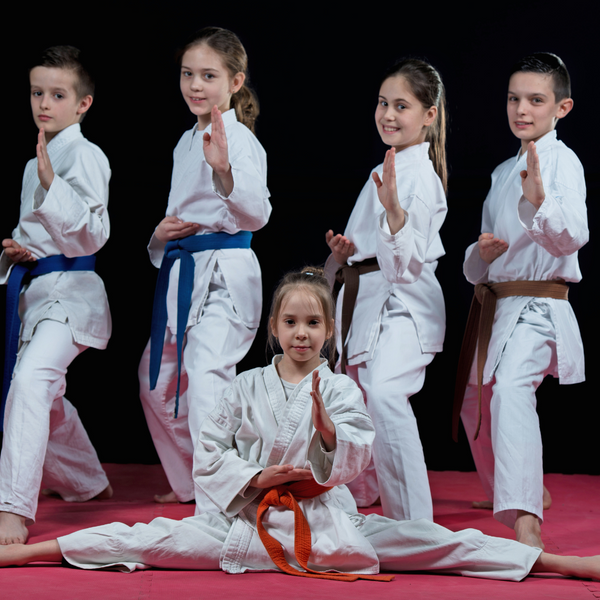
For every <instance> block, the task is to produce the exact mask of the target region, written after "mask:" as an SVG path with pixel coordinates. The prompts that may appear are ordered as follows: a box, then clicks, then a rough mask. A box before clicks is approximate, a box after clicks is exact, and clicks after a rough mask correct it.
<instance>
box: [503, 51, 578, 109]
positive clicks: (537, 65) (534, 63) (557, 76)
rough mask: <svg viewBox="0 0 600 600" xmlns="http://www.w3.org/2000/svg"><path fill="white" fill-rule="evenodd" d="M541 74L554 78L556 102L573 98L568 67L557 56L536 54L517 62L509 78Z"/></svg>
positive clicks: (545, 53)
mask: <svg viewBox="0 0 600 600" xmlns="http://www.w3.org/2000/svg"><path fill="white" fill-rule="evenodd" d="M519 72H524V73H540V74H542V75H550V77H552V84H553V91H554V101H555V103H556V102H560V101H561V100H564V99H565V98H570V97H571V78H570V77H569V71H567V66H566V65H565V63H564V62H563V61H562V60H561V58H560V57H559V56H556V54H552V53H551V52H536V53H535V54H530V55H529V56H525V57H524V58H522V59H521V60H520V61H518V62H516V63H515V64H514V65H513V66H512V69H511V70H510V74H509V78H510V77H511V76H512V75H513V74H514V73H519Z"/></svg>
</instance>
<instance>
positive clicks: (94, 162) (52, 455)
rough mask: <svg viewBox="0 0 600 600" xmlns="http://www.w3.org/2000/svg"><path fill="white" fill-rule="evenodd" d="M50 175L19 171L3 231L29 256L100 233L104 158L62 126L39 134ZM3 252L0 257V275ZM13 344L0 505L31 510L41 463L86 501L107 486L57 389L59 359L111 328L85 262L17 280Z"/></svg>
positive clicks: (86, 245) (97, 241)
mask: <svg viewBox="0 0 600 600" xmlns="http://www.w3.org/2000/svg"><path fill="white" fill-rule="evenodd" d="M48 155H49V156H50V161H51V163H52V168H53V170H54V180H53V181H52V185H51V186H50V189H49V190H48V191H46V190H44V188H42V186H41V185H40V182H39V179H38V175H37V159H33V160H30V161H29V162H28V163H27V166H26V167H25V173H24V175H23V189H22V193H21V212H20V217H19V224H18V226H17V227H16V228H15V230H14V231H13V233H12V239H14V240H15V241H16V242H18V243H19V244H20V245H21V246H23V247H25V248H27V249H28V250H31V252H32V254H33V255H34V256H35V257H36V258H44V257H47V256H54V255H57V254H64V255H66V256H67V257H77V256H86V255H89V254H94V253H95V252H97V251H98V250H99V249H100V248H102V246H104V244H105V243H106V240H107V239H108V236H109V233H110V223H109V220H108V212H107V204H108V182H109V179H110V167H109V164H108V160H107V158H106V156H105V155H104V153H103V152H102V151H101V150H100V148H98V147H97V146H95V145H94V144H92V143H90V142H88V141H87V140H86V139H85V138H84V137H83V135H82V134H81V129H80V126H79V124H75V125H71V126H70V127H67V128H66V129H64V130H63V131H61V132H60V133H59V134H57V135H56V136H55V137H54V138H52V140H51V141H50V142H49V143H48ZM12 265H13V263H12V261H10V260H9V259H8V258H7V257H6V255H5V254H4V253H3V254H2V256H1V257H0V283H6V282H7V281H8V277H9V275H10V271H11V270H12ZM19 316H20V318H21V322H22V326H21V334H20V348H19V355H18V360H17V364H16V366H15V369H14V372H13V379H12V382H11V387H10V390H9V393H8V397H7V404H6V414H5V419H4V440H3V447H2V455H1V458H0V510H2V511H6V512H12V513H15V514H19V515H22V516H24V517H27V519H29V520H31V521H32V520H33V519H34V518H35V513H36V510H37V497H38V492H39V489H40V484H41V479H42V471H43V477H44V481H45V483H46V485H48V486H49V487H51V488H52V489H53V490H54V491H56V492H58V493H59V494H60V495H61V496H62V497H63V498H64V499H65V500H71V501H82V500H89V499H90V498H93V497H94V496H96V495H97V494H99V493H100V492H101V491H102V490H104V489H105V488H106V487H107V486H108V480H107V478H106V475H105V473H104V471H103V470H102V467H101V466H100V462H99V461H98V457H97V455H96V452H95V450H94V448H93V447H92V445H91V443H90V441H89V439H88V437H87V434H86V432H85V430H84V428H83V425H82V424H81V421H80V420H79V417H78V416H77V411H76V410H75V408H74V407H73V406H72V405H71V403H70V402H69V401H68V400H67V399H66V398H64V397H63V394H64V390H65V386H66V382H65V375H66V371H67V367H68V366H69V364H70V363H71V362H72V360H73V359H74V358H75V357H76V356H77V355H78V354H79V353H80V352H82V351H83V350H85V348H86V347H88V346H91V347H93V348H99V349H103V348H105V347H106V344H107V343H108V339H109V338H110V333H111V319H110V311H109V307H108V299H107V297H106V291H105V289H104V284H103V283H102V280H101V279H100V277H99V276H98V275H97V274H96V273H95V272H93V271H66V272H53V273H48V274H47V275H42V276H40V277H36V278H34V279H33V280H32V281H31V283H29V284H27V285H26V286H24V287H23V290H22V292H21V296H20V300H19Z"/></svg>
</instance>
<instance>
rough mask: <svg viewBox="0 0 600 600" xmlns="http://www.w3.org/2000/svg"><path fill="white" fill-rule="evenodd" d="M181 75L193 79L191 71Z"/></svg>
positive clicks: (183, 72)
mask: <svg viewBox="0 0 600 600" xmlns="http://www.w3.org/2000/svg"><path fill="white" fill-rule="evenodd" d="M181 74H182V75H183V76H184V77H191V76H192V72H191V71H182V72H181Z"/></svg>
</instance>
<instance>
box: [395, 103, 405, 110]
mask: <svg viewBox="0 0 600 600" xmlns="http://www.w3.org/2000/svg"><path fill="white" fill-rule="evenodd" d="M396 108H397V109H398V110H404V109H405V108H406V106H404V104H398V106H396Z"/></svg>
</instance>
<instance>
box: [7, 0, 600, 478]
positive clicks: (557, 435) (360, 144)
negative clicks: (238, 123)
mask: <svg viewBox="0 0 600 600" xmlns="http://www.w3.org/2000/svg"><path fill="white" fill-rule="evenodd" d="M586 6H587V7H590V6H591V4H590V3H584V2H570V3H568V4H564V3H563V4H561V5H558V4H557V3H554V4H552V3H549V2H541V1H535V0H534V1H530V2H528V3H526V4H525V3H514V2H513V3H508V2H504V3H495V4H494V3H488V4H484V3H481V2H476V3H475V2H474V3H460V2H458V3H457V2H454V3H451V4H443V5H441V4H437V5H436V4H435V3H434V4H432V3H425V2H424V3H415V2H412V3H411V2H408V3H390V2H386V3H362V4H361V5H360V6H359V8H360V10H355V9H353V8H351V7H350V5H349V4H348V3H343V4H342V3H340V4H333V3H330V4H325V3H322V4H320V5H310V4H306V3H298V4H290V3H286V4H283V3H258V4H251V3H249V2H247V3H244V4H236V3H235V2H234V3H227V4H226V3H224V2H213V3H211V5H210V6H209V3H207V2H203V3H200V2H194V3H192V2H188V1H185V2H170V3H158V2H146V3H143V4H142V3H139V4H137V3H120V4H111V3H93V4H85V3H78V4H70V3H68V2H62V3H58V2H53V3H44V4H41V3H28V4H26V5H23V6H21V7H18V8H17V9H16V10H17V14H16V15H15V16H14V17H13V18H11V19H10V20H8V19H7V20H5V27H4V29H5V35H4V36H3V38H2V48H3V52H2V56H3V57H4V60H3V65H2V73H3V76H4V84H5V93H4V94H3V99H2V104H1V106H2V113H1V114H2V120H3V122H4V130H5V134H6V135H5V137H4V148H5V153H4V156H5V159H4V161H3V165H4V169H3V176H2V187H3V198H2V221H1V225H0V236H1V237H2V238H5V237H10V233H11V230H12V228H13V227H14V226H15V225H16V223H17V220H18V214H19V213H18V211H19V195H20V187H21V177H22V172H23V168H24V166H25V163H26V161H27V160H28V159H30V158H32V157H33V156H34V153H35V142H36V130H35V125H34V123H33V120H32V118H31V111H30V107H29V102H28V85H29V82H28V76H27V69H28V66H29V64H30V62H31V60H32V57H34V56H35V55H36V54H37V53H39V52H40V51H41V50H42V49H44V48H46V47H48V46H50V45H55V44H72V45H75V46H78V47H79V48H81V49H82V50H84V51H85V52H86V54H87V55H88V57H90V58H91V59H92V64H93V66H94V67H95V71H96V80H97V93H96V97H95V100H94V105H93V106H92V108H91V110H90V113H89V114H88V116H87V117H86V120H85V122H84V123H83V133H84V135H85V136H86V137H87V138H88V139H89V140H91V141H92V142H94V143H96V144H98V145H99V146H100V147H101V148H102V149H103V150H104V152H105V153H106V155H107V156H108V158H109V160H110V163H111V168H112V172H113V176H112V180H111V198H110V205H109V208H110V217H111V224H112V233H111V238H110V240H109V242H108V243H107V245H106V246H105V248H104V249H102V250H101V251H100V252H99V253H98V272H99V274H100V275H101V276H102V278H103V279H104V282H105V284H106V288H107V291H108V296H109V300H110V303H111V308H112V315H113V336H112V339H111V341H110V344H109V346H108V349H107V350H105V351H101V352H100V351H97V350H88V351H87V352H85V353H84V354H83V355H81V356H80V357H79V358H78V359H77V360H76V361H75V363H74V364H73V366H72V368H71V369H70V372H69V377H68V393H67V397H68V398H69V399H70V400H71V401H72V402H73V403H74V404H75V405H76V407H77V408H78V410H79V412H80V414H81V417H82V419H83V421H84V424H85V426H86V428H87V429H88V432H89V434H90V437H91V438H92V441H93V443H94V445H95V446H96V448H97V449H98V453H99V455H100V458H101V460H102V461H104V462H143V463H147V462H157V460H158V459H157V457H156V454H155V452H154V448H153V446H152V442H151V439H150V436H149V434H148V431H147V429H146V424H145V420H144V416H143V413H142V410H141V407H140V404H139V400H138V383H137V366H138V362H139V359H140V356H141V353H142V350H143V348H144V346H145V344H146V341H147V338H148V335H149V325H150V314H151V304H152V297H153V287H154V283H155V280H156V273H157V271H156V269H154V267H152V266H151V264H150V262H149V260H148V256H147V252H146V244H147V242H148V240H149V238H150V235H151V233H152V231H153V229H154V227H155V226H156V224H157V223H158V222H159V221H160V219H161V218H162V217H163V216H164V211H165V209H166V204H167V196H168V192H169V182H170V173H171V167H172V150H173V148H174V146H175V144H176V143H177V141H178V139H179V137H180V136H181V134H182V133H183V132H184V131H185V130H186V129H188V128H190V127H191V126H192V125H193V124H194V117H193V116H192V115H191V114H190V113H189V111H188V110H187V108H186V106H185V104H184V102H183V100H182V99H181V95H180V92H179V83H178V69H177V66H176V65H175V62H174V60H173V55H174V51H175V49H176V48H177V46H178V45H179V44H180V43H181V42H182V41H183V40H184V39H185V38H186V37H187V36H188V35H189V34H191V33H192V32H193V31H195V30H196V29H199V28H201V27H204V26H207V25H218V26H221V27H226V28H229V29H232V30H233V31H235V32H236V33H237V34H238V35H239V36H240V38H241V40H242V42H243V44H244V45H245V47H246V50H247V52H248V55H249V59H250V82H251V84H252V85H253V87H254V89H255V90H256V91H257V93H258V96H259V99H260V102H261V116H260V118H259V120H258V123H257V135H258V138H259V139H260V141H261V143H262V144H263V146H264V147H265V149H266V151H267V154H268V160H269V178H268V185H269V189H270V191H271V202H272V205H273V213H272V216H271V220H270V222H269V224H268V225H267V226H266V227H265V228H264V229H263V230H261V231H260V232H258V233H257V234H255V236H254V240H253V248H254V250H255V252H256V254H257V256H258V259H259V261H260V263H261V266H262V271H263V295H264V304H265V311H266V310H267V308H268V306H267V305H268V303H269V302H270V297H271V293H272V290H273V288H274V286H275V285H276V283H277V281H278V279H279V278H280V277H281V276H282V274H283V273H285V272H286V271H288V270H290V269H295V268H299V267H302V266H303V265H305V264H316V263H322V262H324V260H325V259H326V257H327V254H328V249H327V246H326V245H325V242H324V233H325V231H326V230H327V229H329V228H333V229H334V230H335V231H336V232H342V231H343V229H344V226H345V223H346V221H347V219H348V216H349V215H350V212H351V210H352V207H353V205H354V201H355V199H356V197H357V196H358V193H359V192H360V189H361V188H362V186H363V185H364V182H365V181H366V179H367V177H368V175H369V171H370V170H371V169H372V168H373V167H374V166H375V165H376V164H378V163H380V162H381V161H382V159H383V154H384V151H385V146H384V145H383V143H382V142H381V141H380V139H379V136H378V134H377V131H376V129H375V126H374V121H373V114H374V110H375V105H376V97H377V92H378V82H379V77H380V74H381V73H382V71H383V70H384V69H385V68H386V67H387V66H389V64H390V63H392V62H393V61H394V60H396V59H397V58H400V57H402V56H408V55H410V56H415V57H419V58H424V59H426V60H429V61H430V62H431V63H432V64H433V65H434V66H435V67H437V68H438V69H439V71H440V72H441V74H442V77H443V79H444V81H445V84H446V89H447V97H448V108H449V116H450V128H449V137H448V162H449V168H450V181H449V196H448V205H449V213H448V217H447V219H446V222H445V224H444V227H443V228H442V231H441V235H442V240H443V242H444V245H445V248H446V253H447V254H446V256H445V257H444V258H442V259H441V260H440V263H439V266H438V270H437V274H438V278H439V280H440V282H441V285H442V288H443V290H444V294H445V297H446V310H447V319H448V325H447V332H446V342H445V349H444V352H443V353H441V354H439V355H438V356H437V357H436V359H435V360H434V362H433V364H432V365H431V366H430V367H429V369H428V372H427V379H426V383H425V387H424V389H423V390H422V392H421V393H420V394H419V395H418V396H416V397H414V399H413V407H414V409H415V412H416V414H417V418H418V421H419V427H420V431H421V439H422V441H423V445H424V448H425V455H426V460H427V464H428V466H429V468H430V469H436V470H444V469H461V470H469V469H472V468H473V463H472V460H471V457H470V452H469V449H468V443H467V440H466V438H465V436H464V433H461V440H460V442H459V444H454V443H453V442H452V441H451V438H450V415H451V404H452V392H453V387H454V373H455V369H456V363H457V358H458V351H459V348H460V343H461V339H462V330H463V327H464V323H465V320H466V315H467V311H468V307H469V303H470V298H471V294H472V286H471V285H470V284H468V283H467V282H466V281H465V279H464V277H463V275H462V261H463V257H464V250H465V248H466V247H467V245H469V244H470V243H471V242H473V241H475V240H476V239H477V236H478V235H479V232H480V219H481V205H482V203H483V200H484V199H485V195H486V193H487V190H488V187H489V183H490V174H491V172H492V170H493V168H494V167H495V166H496V165H497V164H499V163H500V162H502V161H503V160H505V159H506V158H508V157H510V156H513V155H514V154H516V152H517V150H518V148H519V142H518V141H517V140H516V139H515V138H514V137H513V136H512V134H511V132H510V130H509V128H508V124H507V120H506V112H505V103H506V85H507V72H508V69H509V68H510V66H511V65H512V63H513V62H514V61H515V60H517V59H519V58H520V57H522V56H523V55H525V54H529V53H531V52H535V51H551V52H555V53H556V54H558V55H560V56H561V57H562V58H563V60H564V61H565V63H566V64H567V66H568V68H569V70H570V73H571V78H572V83H573V98H574V101H575V106H574V110H573V112H572V113H571V114H569V116H568V117H567V118H566V119H565V120H564V121H563V122H561V123H560V124H559V126H558V136H559V139H562V140H563V141H564V142H565V143H566V144H567V145H568V146H569V147H570V148H572V149H573V150H574V151H575V152H576V154H577V155H578V156H579V158H580V160H581V162H582V163H583V166H584V169H585V172H586V180H587V185H588V214H589V222H590V230H591V236H592V241H591V242H590V243H589V244H588V245H587V246H586V247H584V248H583V250H582V251H581V252H580V264H581V269H582V272H583V275H584V280H583V281H582V282H581V283H580V284H577V285H573V286H571V292H570V298H571V302H572V304H573V307H574V309H575V313H576V315H577V317H578V320H579V323H580V326H581V330H582V336H583V340H584V345H585V350H586V362H587V374H588V379H589V381H588V382H586V383H583V384H579V385H575V386H560V388H559V385H558V382H557V381H555V380H553V379H551V378H548V379H546V381H545V382H544V383H543V384H542V386H541V388H540V390H539V392H538V412H539V414H540V420H541V427H542V434H543V438H544V466H545V469H546V471H551V472H563V473H590V474H598V473H600V461H599V460H598V459H599V455H600V452H599V450H598V446H599V445H598V437H599V436H598V409H597V406H598V392H597V391H596V392H593V389H594V388H593V379H594V377H593V375H594V372H595V369H596V368H597V367H596V359H597V358H598V350H597V347H596V345H595V343H596V340H597V339H598V324H597V318H596V317H595V315H596V313H595V312H594V309H593V306H594V305H597V304H598V300H597V299H596V298H594V293H595V292H596V290H597V285H596V284H595V283H594V271H593V267H592V265H593V264H594V257H595V236H594V234H595V230H596V226H597V223H598V209H597V206H596V202H597V201H598V182H599V172H598V163H597V156H598V152H597V148H596V140H595V136H596V130H597V123H598V114H597V112H596V111H597V99H598V96H599V91H600V90H599V85H598V76H597V63H598V54H597V53H596V52H595V51H594V54H590V51H589V50H588V49H589V48H590V47H591V48H594V47H595V38H596V36H597V28H596V26H595V24H593V23H592V21H595V19H593V18H592V14H591V12H589V11H587V10H586ZM0 301H1V302H2V303H3V302H4V290H2V292H1V295H0ZM2 312H3V311H2ZM265 323H266V320H265V315H264V314H263V321H262V323H261V329H260V331H259V334H258V335H257V338H256V341H255V343H254V345H253V347H252V349H251V351H250V353H249V354H248V356H247V357H246V358H245V359H244V361H243V362H242V363H241V365H240V367H239V370H245V369H248V368H252V367H255V366H262V365H264V364H266V358H265V341H266V334H265ZM594 398H596V400H594Z"/></svg>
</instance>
